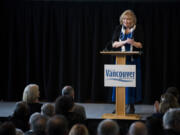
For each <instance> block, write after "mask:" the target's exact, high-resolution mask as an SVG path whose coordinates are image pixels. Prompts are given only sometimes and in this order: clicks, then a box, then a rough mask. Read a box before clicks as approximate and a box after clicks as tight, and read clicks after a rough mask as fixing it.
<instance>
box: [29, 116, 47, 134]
mask: <svg viewBox="0 0 180 135" xmlns="http://www.w3.org/2000/svg"><path fill="white" fill-rule="evenodd" d="M46 123H47V118H46V117H45V116H42V115H40V116H39V117H37V118H36V119H34V120H33V121H32V124H31V130H32V131H33V132H34V133H35V134H37V135H44V134H45V129H46Z"/></svg>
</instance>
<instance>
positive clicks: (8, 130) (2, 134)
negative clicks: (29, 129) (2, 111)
mask: <svg viewBox="0 0 180 135" xmlns="http://www.w3.org/2000/svg"><path fill="white" fill-rule="evenodd" d="M0 135H16V128H15V126H14V124H13V123H11V122H4V123H2V124H1V125H0Z"/></svg>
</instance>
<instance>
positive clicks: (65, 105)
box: [55, 96, 85, 129]
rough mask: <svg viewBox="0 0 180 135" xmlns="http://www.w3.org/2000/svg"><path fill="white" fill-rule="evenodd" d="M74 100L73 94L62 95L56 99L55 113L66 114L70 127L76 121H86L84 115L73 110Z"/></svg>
mask: <svg viewBox="0 0 180 135" xmlns="http://www.w3.org/2000/svg"><path fill="white" fill-rule="evenodd" d="M73 106H74V101H73V98H72V97H71V96H60V97H58V98H57V99H56V101H55V114H60V115H64V116H65V117H66V119H67V120H68V123H69V129H71V127H72V126H73V125H74V124H76V123H84V122H85V121H84V118H83V116H82V115H80V114H78V113H76V112H73V111H72V108H73Z"/></svg>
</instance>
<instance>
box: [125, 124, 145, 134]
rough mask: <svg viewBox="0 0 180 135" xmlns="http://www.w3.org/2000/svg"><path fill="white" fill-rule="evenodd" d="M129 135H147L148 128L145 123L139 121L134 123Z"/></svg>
mask: <svg viewBox="0 0 180 135" xmlns="http://www.w3.org/2000/svg"><path fill="white" fill-rule="evenodd" d="M128 134H129V135H147V134H148V131H147V127H146V125H145V124H144V123H143V122H140V121H137V122H133V123H132V124H131V125H130V127H129V131H128Z"/></svg>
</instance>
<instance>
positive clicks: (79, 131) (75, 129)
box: [69, 124, 89, 135]
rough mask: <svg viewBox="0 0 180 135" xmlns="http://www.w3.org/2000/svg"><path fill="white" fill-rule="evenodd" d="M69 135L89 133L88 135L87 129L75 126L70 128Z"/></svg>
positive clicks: (80, 125) (83, 126) (78, 125)
mask: <svg viewBox="0 0 180 135" xmlns="http://www.w3.org/2000/svg"><path fill="white" fill-rule="evenodd" d="M69 135H89V133H88V129H87V127H86V126H85V125H83V124H75V125H74V126H73V127H72V128H71V130H70V132H69Z"/></svg>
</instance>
